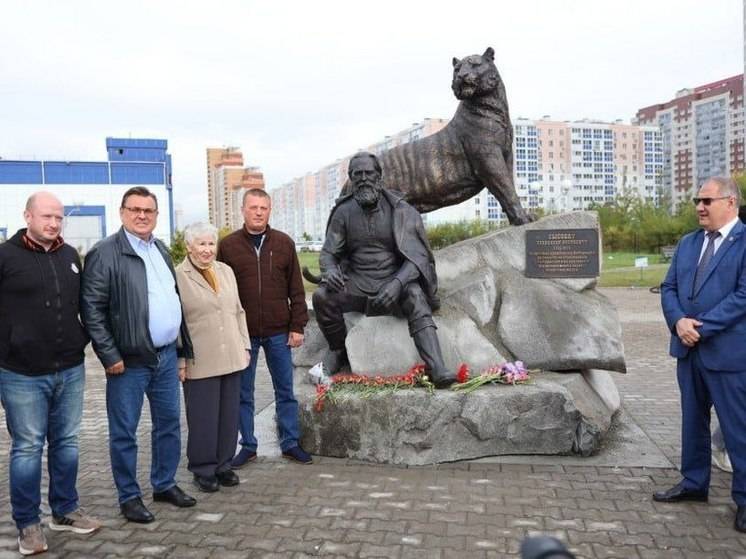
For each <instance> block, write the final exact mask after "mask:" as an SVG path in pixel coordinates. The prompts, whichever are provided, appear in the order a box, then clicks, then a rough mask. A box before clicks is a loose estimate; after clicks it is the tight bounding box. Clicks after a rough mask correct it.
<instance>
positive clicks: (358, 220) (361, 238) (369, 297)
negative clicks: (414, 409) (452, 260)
mask: <svg viewBox="0 0 746 559" xmlns="http://www.w3.org/2000/svg"><path fill="white" fill-rule="evenodd" d="M348 174H349V177H350V183H351V185H352V193H351V194H348V195H346V196H342V197H341V198H339V199H338V200H337V203H336V204H335V206H334V208H333V209H332V211H331V214H330V216H329V222H328V224H327V229H326V241H325V242H324V247H323V248H322V250H321V255H320V256H319V264H320V268H321V277H322V279H321V285H320V286H319V288H318V289H317V290H316V292H315V293H314V295H313V307H314V309H315V311H316V319H317V321H318V324H319V327H320V329H321V331H322V333H323V334H324V337H325V338H326V341H327V342H328V344H329V351H328V352H327V354H326V355H325V357H324V361H323V363H324V366H325V367H326V369H327V370H328V372H329V373H330V374H334V373H336V372H338V371H339V370H340V369H341V368H342V367H344V366H345V365H346V364H347V363H348V360H347V352H346V350H345V338H346V336H347V329H346V328H345V322H344V316H343V315H344V313H346V312H360V313H365V314H366V315H368V316H380V315H390V314H393V315H395V316H403V317H404V318H406V319H407V321H408V322H409V334H410V336H412V338H413V340H414V344H415V347H416V348H417V351H418V352H419V354H420V357H421V358H422V360H423V361H424V363H425V372H426V374H427V375H428V376H429V378H430V380H431V381H432V382H433V383H434V384H435V386H437V387H444V386H448V385H450V384H451V383H453V382H455V375H454V373H453V372H452V371H449V370H448V369H447V368H446V366H445V363H444V362H443V356H442V354H441V350H440V342H439V341H438V335H437V332H436V326H435V322H434V321H433V316H432V313H433V310H435V309H437V307H438V299H437V296H436V293H437V288H438V287H437V277H436V275H435V262H434V259H433V254H432V251H431V250H430V246H429V244H428V242H427V237H426V235H425V228H424V226H423V224H422V218H421V217H420V214H419V213H418V212H417V210H415V209H414V208H413V207H412V206H410V205H409V204H408V203H407V202H406V201H405V200H404V199H403V198H402V196H401V195H400V194H398V193H396V192H394V191H391V190H387V189H385V188H383V181H382V178H383V172H382V169H381V164H380V162H379V160H378V158H377V157H376V156H375V155H373V154H372V153H367V152H361V153H358V154H356V155H355V156H354V157H353V158H352V159H351V160H350V164H349V172H348ZM381 351H386V348H381Z"/></svg>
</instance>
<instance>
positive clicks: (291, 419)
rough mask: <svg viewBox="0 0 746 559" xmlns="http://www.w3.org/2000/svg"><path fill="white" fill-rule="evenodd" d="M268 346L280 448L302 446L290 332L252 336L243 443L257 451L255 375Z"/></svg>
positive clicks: (241, 423)
mask: <svg viewBox="0 0 746 559" xmlns="http://www.w3.org/2000/svg"><path fill="white" fill-rule="evenodd" d="M260 347H261V348H263V349H264V357H265V358H266V359H267V367H268V368H269V374H270V376H271V377H272V386H273V387H274V389H275V410H276V412H277V427H278V429H279V433H280V448H281V449H282V451H283V452H284V451H286V450H288V449H289V448H293V447H294V446H298V436H299V429H298V400H296V399H295V395H294V394H293V360H292V357H291V353H290V346H288V335H287V334H277V335H275V336H269V337H267V338H260V337H257V336H252V337H251V363H250V364H249V366H248V367H246V368H245V369H244V370H243V372H242V373H241V407H240V411H239V425H238V427H239V431H240V433H241V446H242V447H243V448H246V449H248V450H251V451H253V452H256V446H257V442H256V437H255V436H254V379H256V362H257V359H258V357H259V348H260Z"/></svg>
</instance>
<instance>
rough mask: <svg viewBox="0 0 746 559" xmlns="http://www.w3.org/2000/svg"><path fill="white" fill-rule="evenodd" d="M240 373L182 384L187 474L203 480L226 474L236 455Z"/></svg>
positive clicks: (186, 381)
mask: <svg viewBox="0 0 746 559" xmlns="http://www.w3.org/2000/svg"><path fill="white" fill-rule="evenodd" d="M240 395H241V371H237V372H235V373H230V374H228V375H221V376H218V377H209V378H204V379H196V380H189V379H187V380H185V381H184V405H185V407H186V417H187V426H188V427H189V436H188V438H187V460H188V468H189V471H190V472H192V473H194V474H196V475H198V476H204V477H211V476H214V475H215V474H217V473H221V472H224V471H226V470H229V469H230V467H231V459H232V458H233V455H234V454H235V452H236V433H238V408H239V401H240Z"/></svg>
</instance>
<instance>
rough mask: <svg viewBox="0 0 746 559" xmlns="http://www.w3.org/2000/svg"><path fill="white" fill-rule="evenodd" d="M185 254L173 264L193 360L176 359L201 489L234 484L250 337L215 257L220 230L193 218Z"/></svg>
mask: <svg viewBox="0 0 746 559" xmlns="http://www.w3.org/2000/svg"><path fill="white" fill-rule="evenodd" d="M184 240H185V241H186V245H187V258H185V259H184V261H183V262H182V263H181V264H179V265H178V266H177V267H176V281H177V283H178V285H179V293H180V295H181V304H182V307H183V309H184V318H185V320H186V323H187V326H188V328H189V333H190V335H191V338H192V345H193V348H194V358H193V359H186V360H184V359H182V360H180V361H179V378H180V379H181V380H182V382H183V383H184V385H183V386H184V402H185V407H186V416H187V425H188V427H189V437H188V441H187V459H188V461H189V466H188V467H189V471H191V472H192V473H193V474H194V483H195V485H196V486H197V487H198V488H199V489H200V490H201V491H207V492H213V491H217V490H218V489H219V488H220V486H221V485H222V486H224V487H229V486H234V485H238V483H239V479H238V476H237V475H236V474H235V473H234V472H233V470H231V458H233V454H234V452H235V450H236V433H237V432H238V410H239V396H240V392H241V372H242V371H243V370H244V369H245V368H246V367H247V366H248V364H249V351H248V349H249V348H250V347H251V342H250V341H249V332H248V330H247V328H246V317H245V314H244V310H243V308H241V302H240V301H239V299H238V288H237V286H236V278H235V276H234V275H233V270H231V268H230V267H228V266H227V265H225V264H223V263H222V262H215V254H216V249H217V242H218V231H217V229H215V227H213V226H212V225H209V224H206V223H196V224H193V225H190V226H189V227H187V228H186V230H185V231H184Z"/></svg>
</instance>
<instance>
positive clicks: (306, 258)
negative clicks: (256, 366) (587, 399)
mask: <svg viewBox="0 0 746 559" xmlns="http://www.w3.org/2000/svg"><path fill="white" fill-rule="evenodd" d="M637 256H647V257H648V264H649V267H648V268H645V269H644V270H643V272H642V279H640V269H639V268H635V257H637ZM298 259H299V260H300V265H301V268H302V267H303V266H307V267H308V269H309V270H311V272H313V273H314V274H318V273H319V253H318V252H300V253H298ZM667 271H668V263H661V262H660V255H659V254H638V253H634V252H605V253H604V255H603V264H602V267H601V279H600V280H599V285H600V286H601V287H653V286H655V285H660V283H661V281H663V278H664V277H665V275H666V272H667ZM303 285H304V286H305V288H306V293H312V292H313V291H314V290H315V289H316V285H314V284H312V283H309V282H307V281H306V280H305V278H304V279H303Z"/></svg>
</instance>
